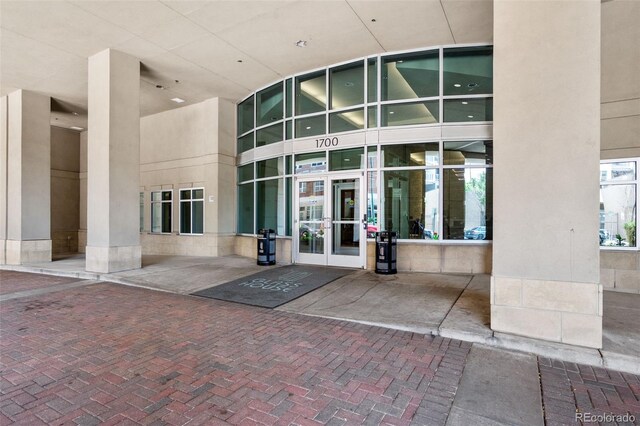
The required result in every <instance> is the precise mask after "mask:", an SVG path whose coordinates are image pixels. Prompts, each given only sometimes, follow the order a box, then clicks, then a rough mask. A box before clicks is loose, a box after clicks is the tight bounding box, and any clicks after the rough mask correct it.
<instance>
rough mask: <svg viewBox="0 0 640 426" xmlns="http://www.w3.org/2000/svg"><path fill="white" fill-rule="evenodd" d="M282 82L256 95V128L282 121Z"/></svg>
mask: <svg viewBox="0 0 640 426" xmlns="http://www.w3.org/2000/svg"><path fill="white" fill-rule="evenodd" d="M282 108H283V91H282V82H279V83H276V84H274V85H273V86H271V87H269V88H267V89H264V90H261V91H259V92H258V93H256V127H258V126H262V125H264V124H269V123H272V122H274V121H278V120H281V119H282Z"/></svg>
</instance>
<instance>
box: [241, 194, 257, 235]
mask: <svg viewBox="0 0 640 426" xmlns="http://www.w3.org/2000/svg"><path fill="white" fill-rule="evenodd" d="M253 204H254V203H253V183H245V184H243V185H239V186H238V232H239V233H241V234H253Z"/></svg>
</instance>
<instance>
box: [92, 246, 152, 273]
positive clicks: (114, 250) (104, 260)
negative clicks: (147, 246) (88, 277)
mask: <svg viewBox="0 0 640 426" xmlns="http://www.w3.org/2000/svg"><path fill="white" fill-rule="evenodd" d="M141 267H142V248H141V246H126V247H92V246H87V250H86V266H85V269H86V270H87V271H88V272H100V273H103V274H108V273H111V272H119V271H128V270H130V269H139V268H141Z"/></svg>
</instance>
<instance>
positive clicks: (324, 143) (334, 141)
mask: <svg viewBox="0 0 640 426" xmlns="http://www.w3.org/2000/svg"><path fill="white" fill-rule="evenodd" d="M332 146H338V138H337V137H335V136H334V137H332V138H320V139H316V148H323V147H326V148H329V147H332Z"/></svg>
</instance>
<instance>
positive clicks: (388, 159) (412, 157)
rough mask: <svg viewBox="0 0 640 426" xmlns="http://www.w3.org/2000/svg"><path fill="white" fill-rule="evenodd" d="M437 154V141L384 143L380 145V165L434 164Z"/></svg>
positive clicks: (436, 160) (436, 161) (435, 163)
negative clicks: (402, 143)
mask: <svg viewBox="0 0 640 426" xmlns="http://www.w3.org/2000/svg"><path fill="white" fill-rule="evenodd" d="M439 155H440V154H439V150H438V143H437V142H435V143H414V144H406V145H385V146H383V147H382V166H383V167H405V166H435V165H437V164H438V158H439Z"/></svg>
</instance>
